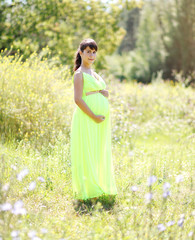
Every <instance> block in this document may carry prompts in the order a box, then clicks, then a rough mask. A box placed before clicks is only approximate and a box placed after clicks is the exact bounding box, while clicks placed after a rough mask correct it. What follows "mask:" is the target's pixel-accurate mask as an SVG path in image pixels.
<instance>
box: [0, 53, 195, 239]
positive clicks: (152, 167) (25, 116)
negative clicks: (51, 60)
mask: <svg viewBox="0 0 195 240" xmlns="http://www.w3.org/2000/svg"><path fill="white" fill-rule="evenodd" d="M18 61H19V60H18ZM36 61H37V63H36ZM36 61H35V59H34V60H32V64H33V63H34V65H31V66H30V65H29V66H26V67H25V66H24V65H22V64H21V63H20V62H14V61H13V62H12V61H11V60H10V61H8V59H7V58H5V57H4V58H3V59H1V69H2V73H3V77H2V78H1V82H0V84H2V85H1V86H4V87H3V88H1V92H0V96H1V105H0V106H1V124H2V125H3V126H4V127H1V136H2V138H1V145H0V158H1V160H0V161H1V164H0V174H1V176H0V183H1V184H0V209H1V210H0V236H2V239H6V240H7V239H15V240H16V239H19V238H18V237H17V236H20V239H74V240H76V239H85V240H86V239H133V240H134V239H144V240H145V239H153V240H154V239H155V240H157V239H158V240H159V239H193V238H194V231H195V225H194V218H195V211H194V209H195V208H194V207H195V204H194V199H195V198H194V173H195V171H194V163H195V161H194V160H195V157H194V153H195V150H194V141H195V131H194V130H195V125H194V120H195V119H194V116H195V112H194V109H195V108H194V105H195V94H194V90H193V89H192V88H184V87H183V86H182V85H180V84H178V85H175V86H174V85H173V84H172V83H171V82H170V83H168V82H167V83H164V82H161V81H156V82H153V83H152V84H149V85H147V86H144V85H142V84H137V83H135V82H130V83H127V82H124V83H122V84H120V83H119V82H118V81H115V80H111V78H109V77H108V78H105V77H104V79H105V81H106V83H107V87H108V89H109V90H110V98H109V101H110V107H111V116H112V147H113V148H112V152H113V162H114V168H115V178H116V184H117V189H118V195H117V196H116V198H115V199H110V200H109V199H107V198H106V196H102V197H100V198H98V199H97V202H96V203H95V202H93V203H92V202H91V201H89V200H88V201H86V202H84V203H76V202H75V201H74V199H73V195H72V186H71V170H70V166H71V160H70V124H71V117H72V113H73V109H74V102H73V99H71V98H72V97H73V95H72V94H73V87H72V85H71V84H70V81H71V79H70V78H69V77H68V76H69V75H68V74H69V73H68V72H66V71H68V70H64V71H65V72H64V76H67V77H66V81H65V80H64V78H63V77H62V76H60V75H58V77H57V78H55V77H54V76H55V73H56V72H57V69H55V68H54V69H53V70H52V69H51V71H50V72H49V75H47V71H45V70H44V68H43V67H40V66H41V65H40V64H39V61H38V60H36ZM42 64H43V65H44V66H45V69H47V67H48V66H47V64H48V63H47V61H45V62H43V63H42ZM43 65H42V66H43ZM32 66H34V69H35V70H34V71H35V72H37V75H36V76H35V75H34V77H31V76H29V78H28V81H26V76H27V73H28V71H29V69H31V70H32ZM15 71H16V72H17V74H19V76H20V81H21V83H22V84H23V86H25V88H24V89H25V90H22V89H20V88H16V87H15V85H14V84H17V81H18V78H16V77H15V76H18V75H16V74H15ZM45 75H46V76H45ZM41 76H45V77H44V78H42V77H41ZM8 77H9V78H8ZM6 79H9V84H7V85H6V84H5V82H6V81H5V80H6ZM41 80H42V81H41ZM36 81H39V84H40V85H41V86H42V87H40V88H34V92H36V98H33V97H32V95H31V97H29V95H28V94H26V95H24V94H23V93H29V92H30V89H31V87H32V86H33V84H34V83H35V82H36ZM3 83H4V85H3ZM27 83H28V84H27ZM51 83H52V86H55V88H50V87H49V88H47V97H48V99H50V100H49V101H50V103H48V104H47V103H45V100H43V97H42V96H43V95H42V94H43V93H44V91H46V90H44V89H45V88H44V86H48V84H51ZM63 88H65V91H63ZM2 89H3V90H2ZM21 91H22V94H21ZM65 93H66V94H65ZM6 96H7V100H6ZM17 96H19V97H17ZM16 97H17V98H18V100H17V101H16ZM16 102H17V104H16ZM29 102H31V108H29V107H28V104H27V103H29ZM54 103H55V107H54V106H53V105H49V104H54ZM18 109H25V111H24V112H23V111H22V110H21V111H20V114H18V115H16V113H18ZM37 109H42V110H44V112H45V113H44V114H43V113H42V111H41V113H40V115H39V116H38V115H36V113H37ZM30 114H32V115H33V116H31V115H30ZM30 116H31V117H30ZM40 116H41V117H40ZM19 119H20V120H19ZM21 119H22V121H23V122H24V123H25V122H30V123H31V126H33V127H32V128H28V124H27V125H25V124H21V122H20V121H21ZM56 119H58V120H56ZM36 122H38V124H37V125H36ZM44 123H45V124H44ZM49 123H52V124H49ZM17 124H18V125H17ZM2 125H1V126H2ZM16 126H17V128H16ZM18 128H20V129H21V133H20V134H18V131H17V129H18ZM31 131H33V134H30V133H31ZM41 131H44V134H42V135H41ZM26 132H28V135H26ZM51 133H52V134H51ZM39 135H40V136H41V137H40V136H39ZM24 169H28V173H27V174H26V175H25V174H24V175H25V176H24V175H23V177H22V175H21V171H22V170H24ZM19 176H20V177H21V178H22V179H20V180H21V181H20V180H19ZM151 176H153V178H151ZM148 178H149V179H150V185H148ZM152 180H154V182H151V181H152ZM167 183H169V184H170V186H169V185H168V184H167ZM166 186H168V187H166ZM29 187H30V189H29ZM163 193H164V194H167V195H166V196H167V197H163ZM151 194H152V195H151ZM151 196H152V198H151ZM17 201H22V202H18V203H17V204H16V205H15V207H14V204H15V203H16V202H17ZM5 203H10V204H11V205H12V208H11V206H10V205H9V204H7V205H5ZM22 203H23V205H22ZM6 209H7V210H6ZM24 213H25V214H24ZM17 231H18V232H17ZM14 236H15V237H14Z"/></svg>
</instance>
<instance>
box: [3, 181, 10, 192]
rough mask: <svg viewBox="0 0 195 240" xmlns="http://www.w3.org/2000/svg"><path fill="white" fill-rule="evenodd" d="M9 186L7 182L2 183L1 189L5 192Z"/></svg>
mask: <svg viewBox="0 0 195 240" xmlns="http://www.w3.org/2000/svg"><path fill="white" fill-rule="evenodd" d="M9 186H10V184H9V183H6V184H4V185H3V187H2V191H4V192H7V191H8V190H9Z"/></svg>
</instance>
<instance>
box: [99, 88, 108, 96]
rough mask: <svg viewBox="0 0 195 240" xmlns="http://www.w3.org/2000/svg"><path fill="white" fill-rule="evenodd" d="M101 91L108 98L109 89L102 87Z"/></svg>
mask: <svg viewBox="0 0 195 240" xmlns="http://www.w3.org/2000/svg"><path fill="white" fill-rule="evenodd" d="M99 92H100V93H101V94H102V95H103V96H104V97H107V98H108V96H109V92H108V90H105V89H102V90H100V91H99Z"/></svg>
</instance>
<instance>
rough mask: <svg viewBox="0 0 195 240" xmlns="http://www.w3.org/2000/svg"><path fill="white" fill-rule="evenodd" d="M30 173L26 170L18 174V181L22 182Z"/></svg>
mask: <svg viewBox="0 0 195 240" xmlns="http://www.w3.org/2000/svg"><path fill="white" fill-rule="evenodd" d="M28 173H29V170H28V169H27V168H26V169H24V170H22V171H21V172H20V173H19V174H17V179H18V180H19V181H22V179H23V178H24V177H25V176H26V175H27V174H28Z"/></svg>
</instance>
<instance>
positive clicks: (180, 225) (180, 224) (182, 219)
mask: <svg viewBox="0 0 195 240" xmlns="http://www.w3.org/2000/svg"><path fill="white" fill-rule="evenodd" d="M183 223H184V217H182V218H180V219H179V221H178V222H177V224H178V226H179V227H182V226H183Z"/></svg>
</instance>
